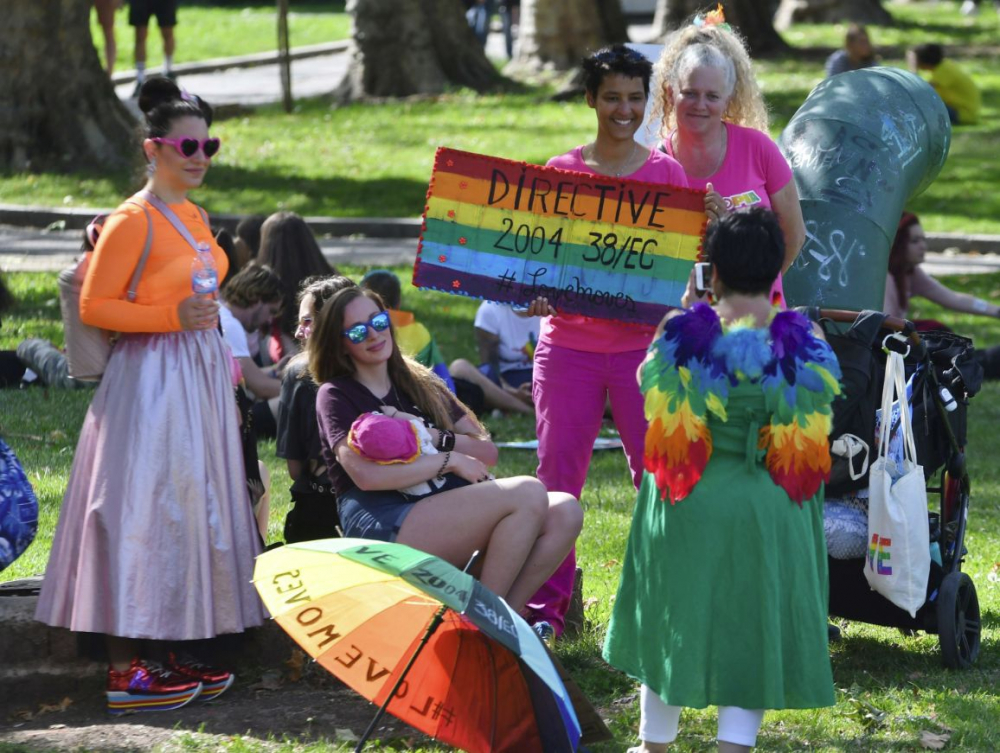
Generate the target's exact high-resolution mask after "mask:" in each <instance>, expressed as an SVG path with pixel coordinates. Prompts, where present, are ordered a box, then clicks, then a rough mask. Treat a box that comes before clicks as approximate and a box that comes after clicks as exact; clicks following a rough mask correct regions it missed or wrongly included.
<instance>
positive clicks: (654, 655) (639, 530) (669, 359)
mask: <svg viewBox="0 0 1000 753" xmlns="http://www.w3.org/2000/svg"><path fill="white" fill-rule="evenodd" d="M705 250H706V252H707V255H708V258H709V259H710V261H711V263H712V272H711V280H712V284H711V287H712V291H713V293H714V296H715V299H716V303H715V305H714V306H711V307H710V306H708V305H706V304H705V303H698V304H696V305H695V306H694V307H693V308H692V309H691V310H689V311H683V312H682V311H673V312H671V313H670V314H669V315H668V316H667V317H666V318H665V319H664V321H663V322H662V323H661V325H660V329H659V330H658V332H657V335H656V338H655V339H654V341H653V343H652V345H651V346H650V348H649V354H648V356H647V358H646V360H645V362H644V363H643V366H642V368H641V369H640V386H641V389H642V392H643V395H644V398H645V410H646V418H647V419H648V421H649V430H648V433H647V435H646V450H645V468H646V472H645V474H644V477H643V481H642V486H641V488H640V490H639V496H638V499H637V501H636V506H635V513H634V518H633V521H632V530H631V534H630V537H629V543H628V549H627V552H626V555H625V561H624V565H623V568H622V579H621V583H620V585H619V589H618V596H617V599H616V601H615V606H614V612H613V614H612V618H611V624H610V626H609V628H608V636H607V640H606V642H605V646H604V656H605V658H606V659H607V660H608V662H609V663H611V664H612V665H613V666H615V667H618V668H619V669H621V670H623V671H624V672H627V673H628V674H629V675H631V676H633V677H635V678H637V679H638V680H639V681H641V682H642V693H641V705H642V709H641V710H642V721H641V724H640V728H639V736H640V738H641V740H642V743H641V745H640V746H639V747H638V748H634V749H632V750H634V751H638V752H640V753H656V752H658V751H661V750H665V749H666V745H667V744H668V743H670V742H672V741H673V740H674V738H675V737H676V736H677V727H678V720H679V717H680V709H681V707H683V706H689V707H694V708H704V707H706V706H709V705H715V706H718V707H719V734H718V739H719V750H723V751H737V750H749V749H750V748H751V747H753V745H754V744H755V742H756V737H757V732H758V730H759V727H760V722H761V720H762V719H763V715H764V710H765V709H785V708H814V707H820V706H830V705H832V704H833V703H834V694H833V679H832V675H831V670H830V660H829V655H828V653H827V625H826V613H827V567H826V548H825V545H824V541H823V517H822V503H823V493H822V486H823V482H824V481H825V479H826V478H827V476H828V474H829V468H830V455H829V447H828V434H829V431H830V419H831V410H830V403H831V402H832V400H833V399H834V397H835V396H836V395H837V394H838V393H839V385H838V380H839V377H840V369H839V367H838V365H837V360H836V357H835V356H834V354H833V351H832V350H831V349H830V347H829V346H828V345H827V344H826V342H825V341H824V340H823V339H822V335H821V334H820V332H819V330H818V328H815V327H814V326H813V325H812V324H811V323H810V322H809V321H808V320H807V319H806V318H805V317H803V316H801V315H800V314H797V313H795V312H792V311H785V312H778V311H777V310H776V309H773V308H772V306H771V303H770V300H769V297H768V291H769V288H770V285H771V283H772V282H773V281H774V278H775V276H776V275H777V274H778V271H779V270H780V268H781V262H782V259H783V254H784V240H783V236H782V233H781V227H780V225H779V224H778V221H777V218H776V217H775V215H774V214H773V213H772V212H771V211H769V210H766V209H761V208H754V209H750V210H746V211H740V212H735V213H732V214H729V215H727V216H725V217H723V218H722V219H720V220H718V221H716V222H713V223H712V224H711V225H710V227H709V230H708V233H707V235H706V239H705Z"/></svg>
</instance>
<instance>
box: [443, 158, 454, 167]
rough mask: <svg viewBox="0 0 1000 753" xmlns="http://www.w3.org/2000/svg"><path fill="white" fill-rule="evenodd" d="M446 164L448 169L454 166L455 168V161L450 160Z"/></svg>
mask: <svg viewBox="0 0 1000 753" xmlns="http://www.w3.org/2000/svg"><path fill="white" fill-rule="evenodd" d="M445 164H446V165H447V166H448V167H454V166H455V160H453V159H450V160H448V161H447V162H445Z"/></svg>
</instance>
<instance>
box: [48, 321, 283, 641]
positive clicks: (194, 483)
mask: <svg viewBox="0 0 1000 753" xmlns="http://www.w3.org/2000/svg"><path fill="white" fill-rule="evenodd" d="M240 447H241V446H240V434H239V427H238V425H237V413H236V403H235V399H234V396H233V390H232V384H231V380H230V376H229V356H228V351H227V349H226V345H225V343H224V342H223V340H222V337H221V335H220V334H219V333H218V332H217V331H215V330H211V331H204V332H173V333H167V334H145V335H126V336H124V337H122V338H121V340H120V341H119V342H118V344H117V345H116V346H115V348H114V351H113V352H112V355H111V360H110V362H109V364H108V368H107V371H106V372H105V374H104V378H103V379H102V381H101V385H100V387H99V388H98V389H97V391H96V393H95V394H94V399H93V402H92V403H91V405H90V410H89V411H88V412H87V417H86V419H85V420H84V423H83V428H82V429H81V431H80V441H79V444H77V448H76V455H75V456H74V459H73V468H72V470H71V472H70V478H69V485H68V486H67V489H66V496H65V498H64V499H63V506H62V510H61V513H60V516H59V525H58V527H57V529H56V533H55V539H54V541H53V544H52V552H51V555H50V558H49V564H48V568H47V570H46V572H45V581H44V583H43V586H42V592H41V596H40V597H39V602H38V609H37V612H36V615H35V616H36V618H37V619H38V620H40V621H42V622H45V623H48V624H49V625H55V626H59V627H65V628H69V629H70V630H75V631H82V632H94V633H106V634H109V635H115V636H122V637H128V638H151V639H160V640H194V639H201V638H211V637H213V636H216V635H220V634H223V633H238V632H241V631H243V630H244V629H245V628H248V627H252V626H255V625H259V624H261V623H262V622H263V619H264V611H263V607H262V605H261V602H260V600H259V599H258V597H257V594H256V592H255V590H254V587H253V585H252V584H251V578H252V575H253V566H254V557H255V556H256V555H257V554H258V552H259V550H260V543H259V540H258V537H257V531H256V524H255V522H254V519H253V514H252V512H251V509H250V501H249V499H248V494H247V489H246V483H245V478H244V469H243V457H242V454H241V449H240Z"/></svg>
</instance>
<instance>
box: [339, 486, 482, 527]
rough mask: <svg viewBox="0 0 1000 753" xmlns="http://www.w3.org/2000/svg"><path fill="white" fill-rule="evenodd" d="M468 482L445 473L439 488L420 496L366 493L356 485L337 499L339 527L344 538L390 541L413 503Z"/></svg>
mask: <svg viewBox="0 0 1000 753" xmlns="http://www.w3.org/2000/svg"><path fill="white" fill-rule="evenodd" d="M468 484H469V482H468V481H466V480H465V479H463V478H459V477H458V476H456V475H455V474H453V473H449V474H446V475H445V483H444V485H443V486H441V488H439V489H435V490H434V491H432V492H430V493H429V494H424V495H422V496H419V497H415V496H412V495H407V494H403V493H402V492H399V491H395V490H394V489H383V490H379V491H367V492H366V491H362V490H361V489H359V488H358V487H356V486H355V487H353V488H351V489H348V490H347V491H345V492H343V493H341V494H340V496H339V497H338V498H337V506H338V507H339V509H340V526H341V528H342V529H343V531H344V536H346V537H347V538H352V539H376V540H378V541H390V542H392V541H395V540H396V537H397V536H398V535H399V529H400V528H401V527H402V525H403V521H404V520H405V519H406V516H407V515H409V514H410V511H411V510H412V509H413V505H415V504H416V503H417V502H419V501H420V500H422V499H426V498H427V497H431V496H433V495H435V494H440V493H441V492H446V491H450V490H451V489H459V488H461V487H463V486H468Z"/></svg>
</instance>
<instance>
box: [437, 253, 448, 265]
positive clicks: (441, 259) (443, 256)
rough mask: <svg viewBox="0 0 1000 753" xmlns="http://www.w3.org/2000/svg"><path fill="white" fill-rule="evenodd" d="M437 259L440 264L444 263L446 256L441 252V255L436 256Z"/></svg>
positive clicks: (446, 259)
mask: <svg viewBox="0 0 1000 753" xmlns="http://www.w3.org/2000/svg"><path fill="white" fill-rule="evenodd" d="M438 261H439V262H441V263H442V264H444V263H445V262H446V261H448V257H447V256H445V255H444V254H441V255H440V256H439V257H438Z"/></svg>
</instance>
